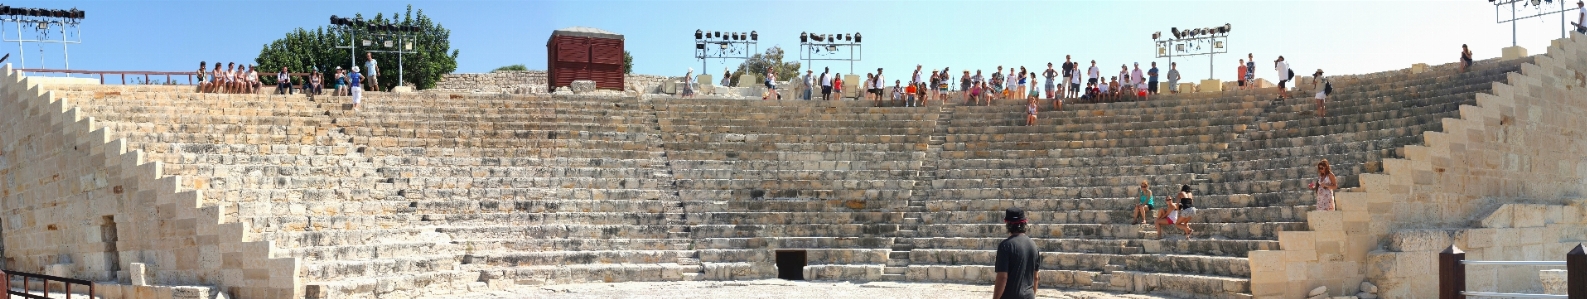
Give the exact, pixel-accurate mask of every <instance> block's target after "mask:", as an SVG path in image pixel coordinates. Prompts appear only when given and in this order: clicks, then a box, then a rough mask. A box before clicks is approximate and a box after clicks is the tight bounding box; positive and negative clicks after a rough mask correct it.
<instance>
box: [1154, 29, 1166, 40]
mask: <svg viewBox="0 0 1587 299" xmlns="http://www.w3.org/2000/svg"><path fill="white" fill-rule="evenodd" d="M1159 38H1163V32H1162V31H1158V32H1152V40H1157V39H1159Z"/></svg>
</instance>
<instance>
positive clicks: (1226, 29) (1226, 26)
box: [1219, 23, 1234, 34]
mask: <svg viewBox="0 0 1587 299" xmlns="http://www.w3.org/2000/svg"><path fill="white" fill-rule="evenodd" d="M1229 30H1234V26H1232V25H1229V23H1223V30H1220V31H1219V33H1223V34H1229Z"/></svg>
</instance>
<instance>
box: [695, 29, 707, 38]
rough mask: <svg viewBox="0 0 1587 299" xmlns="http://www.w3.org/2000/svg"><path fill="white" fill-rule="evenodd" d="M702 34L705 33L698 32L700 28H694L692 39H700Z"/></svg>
mask: <svg viewBox="0 0 1587 299" xmlns="http://www.w3.org/2000/svg"><path fill="white" fill-rule="evenodd" d="M702 35H705V34H704V33H701V32H700V30H699V29H695V30H694V39H700V37H701V36H702Z"/></svg>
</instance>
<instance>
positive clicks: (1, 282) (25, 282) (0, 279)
mask: <svg viewBox="0 0 1587 299" xmlns="http://www.w3.org/2000/svg"><path fill="white" fill-rule="evenodd" d="M12 276H18V277H22V290H21V291H17V290H13V289H11V277H12ZM30 279H38V280H43V281H44V287H43V289H44V295H42V296H40V295H34V294H33V293H29V290H28V289H29V286H30V285H29V281H30ZM50 281H59V282H61V283H62V284H64V285H65V286H66V290H65V291H66V298H68V299H70V298H72V285H74V284H80V285H85V286H88V298H94V297H95V293H96V292H94V282H92V281H87V280H82V279H76V278H65V277H59V276H52V275H44V274H38V273H27V272H17V271H7V270H0V287H4V288H5V290H6V298H7V299H9V298H11V296H13V295H15V296H22V298H31V299H50V297H49V296H50Z"/></svg>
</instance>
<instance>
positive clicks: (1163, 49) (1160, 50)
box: [1157, 46, 1168, 56]
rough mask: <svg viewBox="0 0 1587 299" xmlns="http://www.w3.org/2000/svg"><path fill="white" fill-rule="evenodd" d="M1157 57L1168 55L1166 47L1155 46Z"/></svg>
mask: <svg viewBox="0 0 1587 299" xmlns="http://www.w3.org/2000/svg"><path fill="white" fill-rule="evenodd" d="M1157 55H1158V56H1162V55H1168V47H1164V46H1157Z"/></svg>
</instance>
